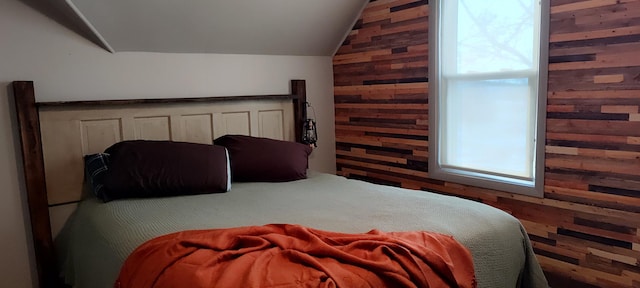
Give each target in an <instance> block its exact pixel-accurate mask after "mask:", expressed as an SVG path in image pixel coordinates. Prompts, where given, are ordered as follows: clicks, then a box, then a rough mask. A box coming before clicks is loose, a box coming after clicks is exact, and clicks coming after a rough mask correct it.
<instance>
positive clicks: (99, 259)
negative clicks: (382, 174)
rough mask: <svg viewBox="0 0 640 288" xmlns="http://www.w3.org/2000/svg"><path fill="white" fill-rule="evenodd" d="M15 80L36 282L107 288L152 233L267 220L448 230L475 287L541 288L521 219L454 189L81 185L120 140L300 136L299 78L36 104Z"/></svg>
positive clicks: (315, 182) (328, 181)
mask: <svg viewBox="0 0 640 288" xmlns="http://www.w3.org/2000/svg"><path fill="white" fill-rule="evenodd" d="M13 89H14V95H15V103H16V111H17V113H16V114H17V116H18V122H19V127H20V137H21V143H22V151H23V160H24V170H25V182H26V188H27V189H26V190H27V194H28V202H29V208H30V214H31V221H32V229H33V237H34V244H35V250H36V261H37V268H38V276H39V280H40V286H41V287H57V286H58V285H59V284H60V280H59V279H60V276H62V278H64V280H65V282H67V283H68V284H72V285H73V286H74V287H113V285H114V281H115V280H116V278H117V277H118V273H119V271H120V269H121V267H122V265H123V263H124V262H125V260H126V259H127V257H128V256H129V255H130V253H131V252H132V251H134V249H136V247H139V245H141V244H142V243H144V242H145V241H147V240H149V239H152V238H154V237H157V236H161V235H166V234H168V233H173V232H178V231H184V230H193V229H219V228H232V227H243V226H254V225H266V224H274V223H282V224H298V225H304V226H306V227H311V228H314V229H321V230H326V231H334V232H339V233H365V232H367V231H370V230H372V229H377V230H381V231H432V232H436V233H442V234H447V235H452V236H453V237H454V238H455V239H456V240H458V241H459V242H460V243H461V244H463V245H464V246H465V247H467V248H468V249H469V251H470V252H471V255H472V259H473V265H474V269H475V277H476V279H477V283H478V287H505V288H506V287H547V283H546V280H545V278H544V275H543V273H542V270H541V269H540V266H539V264H538V263H537V260H536V258H535V255H534V254H533V252H532V248H531V244H530V242H529V239H528V237H527V234H526V232H525V231H524V229H523V228H522V226H521V225H520V223H519V221H518V220H517V219H515V218H514V217H512V216H510V215H508V214H507V213H505V212H503V211H501V210H498V209H495V208H492V207H490V206H487V205H484V204H481V203H477V202H473V201H470V200H465V199H461V198H457V197H451V196H445V195H440V194H436V193H430V192H424V191H413V190H407V189H402V188H395V187H388V186H382V185H376V184H371V183H367V182H363V181H358V180H352V179H346V178H343V177H340V176H336V175H329V174H325V173H319V172H314V171H309V172H308V175H307V176H308V177H307V178H306V179H301V180H296V181H290V182H280V183H264V182H244V183H242V182H238V183H233V187H232V189H231V191H229V192H228V193H222V194H203V195H187V196H178V197H161V198H145V199H125V200H118V201H111V202H107V203H103V202H102V201H100V200H98V199H96V198H94V197H90V196H89V197H87V196H86V195H84V194H83V190H84V187H86V186H85V185H84V184H83V183H84V181H83V180H84V174H83V162H82V157H83V156H84V155H87V154H91V153H96V152H101V151H102V150H104V149H105V148H107V147H109V146H110V145H112V144H114V143H116V142H118V141H121V140H131V139H149V140H158V139H165V140H177V141H186V142H195V143H209V144H211V142H212V139H214V138H217V137H220V136H223V135H227V134H245V135H253V136H259V137H267V138H273V139H279V140H284V141H300V140H301V139H302V136H301V132H302V123H303V117H302V111H303V105H304V103H305V102H306V91H305V82H304V81H303V80H293V81H292V82H291V93H290V94H283V95H263V96H235V97H211V98H187V99H185V98H182V99H171V100H168V99H150V100H110V101H81V102H64V103H62V102H55V103H36V101H35V95H34V90H33V82H28V81H18V82H14V83H13ZM85 192H86V191H85ZM83 195H84V196H83ZM54 238H55V239H56V240H55V245H54V240H53V239H54ZM96 271H99V273H98V272H96Z"/></svg>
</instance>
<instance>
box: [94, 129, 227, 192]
mask: <svg viewBox="0 0 640 288" xmlns="http://www.w3.org/2000/svg"><path fill="white" fill-rule="evenodd" d="M105 153H107V154H109V155H110V163H109V169H108V172H107V174H106V175H105V178H104V185H105V188H106V194H107V195H106V196H107V198H108V199H103V200H105V201H109V200H113V199H119V198H133V197H163V196H176V195H189V194H203V193H216V192H227V191H229V189H231V181H230V180H231V177H230V174H231V173H230V172H231V171H230V164H229V156H228V153H227V151H226V149H225V148H224V147H222V146H214V145H206V144H195V143H185V142H171V141H143V140H138V141H124V142H119V143H116V144H114V145H113V146H111V147H109V148H107V149H106V150H105Z"/></svg>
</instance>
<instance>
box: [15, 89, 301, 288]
mask: <svg viewBox="0 0 640 288" xmlns="http://www.w3.org/2000/svg"><path fill="white" fill-rule="evenodd" d="M305 86H306V85H305V81H304V80H292V81H291V94H282V95H255V96H229V97H207V98H173V99H136V100H104V101H73V102H36V101H35V92H34V85H33V82H32V81H15V82H13V91H14V97H15V103H16V115H17V117H18V125H19V134H20V141H21V146H22V147H21V148H22V159H23V162H24V176H25V182H26V183H25V184H26V185H25V186H26V192H27V201H28V205H29V215H30V218H31V230H32V234H33V241H34V248H35V255H36V265H37V271H38V280H39V283H40V287H58V285H59V283H58V269H57V268H56V266H57V263H56V259H55V252H54V247H53V237H54V235H55V234H56V233H57V231H58V230H59V229H60V228H61V227H62V226H63V225H64V223H65V221H66V220H67V218H68V217H69V215H70V214H71V213H72V212H73V211H74V210H75V208H76V205H77V202H78V201H80V198H81V196H82V188H83V178H84V177H83V175H84V164H83V159H82V156H83V155H87V154H91V153H96V152H101V151H103V150H104V149H105V148H107V147H108V146H110V145H112V144H114V143H116V142H118V141H122V140H134V139H145V140H172V141H185V142H196V143H209V144H211V143H212V141H213V139H215V138H217V137H219V136H222V135H225V134H245V135H251V136H258V137H268V138H274V139H281V140H295V141H298V142H301V141H302V125H303V121H304V119H303V112H304V105H305V102H306V87H305Z"/></svg>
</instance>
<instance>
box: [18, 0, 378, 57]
mask: <svg viewBox="0 0 640 288" xmlns="http://www.w3.org/2000/svg"><path fill="white" fill-rule="evenodd" d="M26 1H30V2H34V1H35V0H25V2H26ZM43 1H47V0H43ZM51 1H53V2H54V3H55V2H56V1H57V2H58V4H57V5H59V6H60V7H58V9H59V10H64V11H73V12H75V14H76V15H74V16H71V17H73V18H75V19H74V21H75V22H74V23H76V24H77V23H78V22H79V23H81V24H80V25H84V26H85V27H80V28H78V29H75V30H79V31H87V30H88V31H91V32H92V33H93V34H94V35H88V36H87V35H85V37H88V38H90V40H92V41H94V42H98V43H99V44H100V45H101V46H103V47H104V48H105V49H107V50H110V51H112V52H119V51H146V52H176V53H230V54H273V55H310V56H311V55H313V56H321V55H322V56H331V55H333V53H334V52H335V50H336V48H337V47H338V46H339V45H340V43H341V41H342V40H343V39H344V36H345V35H346V33H348V32H349V31H350V30H351V26H352V25H353V23H354V22H355V20H356V19H357V17H358V16H359V13H360V12H361V10H362V8H363V7H364V5H365V4H366V3H367V2H368V0H182V1H181V0H161V1H158V0H48V1H47V2H49V3H52V2H51ZM64 6H66V7H64ZM39 10H41V11H42V9H39ZM62 14H65V15H67V16H66V17H70V16H69V15H68V14H69V13H62ZM77 20H80V21H77ZM63 21H65V20H63ZM59 22H61V21H60V20H59ZM85 34H86V33H85Z"/></svg>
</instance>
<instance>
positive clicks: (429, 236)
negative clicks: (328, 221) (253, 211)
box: [115, 224, 476, 288]
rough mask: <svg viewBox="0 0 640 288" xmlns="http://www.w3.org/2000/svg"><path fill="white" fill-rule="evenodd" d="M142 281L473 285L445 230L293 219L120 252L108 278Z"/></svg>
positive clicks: (137, 286) (466, 261)
mask: <svg viewBox="0 0 640 288" xmlns="http://www.w3.org/2000/svg"><path fill="white" fill-rule="evenodd" d="M115 286H116V287H120V288H144V287H349V288H350V287H432V288H433V287H476V283H475V278H474V270H473V262H472V259H471V255H470V253H469V251H468V250H467V249H466V248H465V247H464V246H462V245H461V244H460V243H458V242H457V241H456V240H454V239H453V237H451V236H447V235H442V234H437V233H429V232H391V233H384V232H380V231H377V230H372V231H370V232H368V233H366V234H343V233H335V232H328V231H322V230H315V229H310V228H306V227H303V226H299V225H286V224H278V225H266V226H251V227H239V228H230V229H215V230H196V231H184V232H178V233H173V234H169V235H165V236H161V237H158V238H155V239H152V240H150V241H148V242H146V243H144V244H143V245H141V246H140V247H138V248H137V249H136V250H135V251H134V252H133V253H132V254H131V255H130V256H129V258H127V260H126V262H125V264H124V266H123V267H122V270H121V271H120V276H119V277H118V280H117V282H116V284H115Z"/></svg>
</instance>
